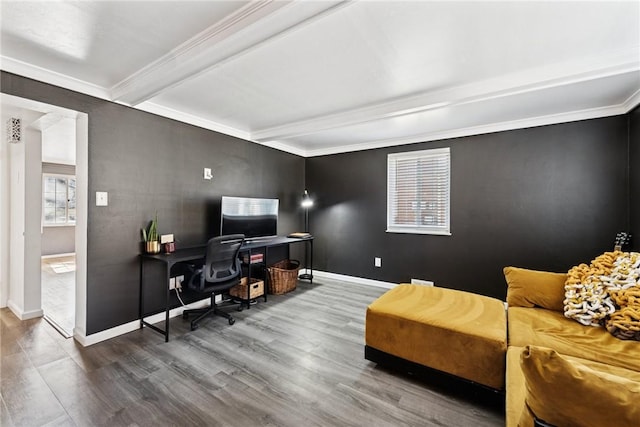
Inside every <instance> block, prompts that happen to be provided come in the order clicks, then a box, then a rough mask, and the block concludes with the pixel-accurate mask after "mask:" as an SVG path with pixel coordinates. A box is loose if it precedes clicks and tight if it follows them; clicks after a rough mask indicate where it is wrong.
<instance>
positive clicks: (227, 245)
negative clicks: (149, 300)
mask: <svg viewBox="0 0 640 427" xmlns="http://www.w3.org/2000/svg"><path fill="white" fill-rule="evenodd" d="M243 241H244V235H243V234H232V235H228V236H220V237H214V238H213V239H211V240H209V242H208V243H207V255H206V258H205V263H204V265H203V266H202V268H199V269H194V271H193V275H192V276H191V279H189V283H188V285H187V286H188V287H189V289H192V290H194V291H196V292H199V293H203V294H210V295H211V306H209V307H206V308H196V309H192V310H185V311H184V312H183V313H182V318H183V319H188V318H189V315H191V314H199V316H198V317H196V318H195V319H193V320H192V321H191V330H192V331H195V330H196V329H198V322H199V321H200V320H202V319H203V318H205V317H206V316H209V315H218V316H222V317H224V318H226V319H228V320H229V324H230V325H233V324H234V323H235V320H234V318H233V317H231V315H230V314H228V313H225V312H223V311H219V310H218V308H217V307H216V296H217V295H222V294H223V293H224V292H226V291H228V290H229V289H231V288H232V287H234V286H235V285H237V284H238V283H240V278H241V276H242V266H241V263H240V258H238V253H239V252H240V246H242V242H243Z"/></svg>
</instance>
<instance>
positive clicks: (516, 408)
mask: <svg viewBox="0 0 640 427" xmlns="http://www.w3.org/2000/svg"><path fill="white" fill-rule="evenodd" d="M522 350H523V347H516V346H512V345H510V346H509V348H508V349H507V372H506V379H505V388H506V390H507V392H506V399H505V427H533V415H532V414H531V416H530V417H528V418H524V417H522V411H526V410H527V406H526V405H525V397H526V394H527V388H526V386H525V383H524V374H523V373H522V368H520V354H521V353H522Z"/></svg>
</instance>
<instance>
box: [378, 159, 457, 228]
mask: <svg viewBox="0 0 640 427" xmlns="http://www.w3.org/2000/svg"><path fill="white" fill-rule="evenodd" d="M450 169H451V155H450V152H449V148H448V147H447V148H437V149H432V150H423V151H412V152H407V153H395V154H389V156H388V158H387V231H388V232H392V233H418V234H443V235H450V234H451V231H450V227H449V213H450V212H449V211H450V209H449V206H450Z"/></svg>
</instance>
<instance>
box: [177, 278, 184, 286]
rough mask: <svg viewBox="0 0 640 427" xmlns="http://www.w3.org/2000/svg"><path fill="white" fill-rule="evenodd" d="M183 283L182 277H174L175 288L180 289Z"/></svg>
mask: <svg viewBox="0 0 640 427" xmlns="http://www.w3.org/2000/svg"><path fill="white" fill-rule="evenodd" d="M183 283H184V275H182V276H177V277H176V288H178V289H182V284H183Z"/></svg>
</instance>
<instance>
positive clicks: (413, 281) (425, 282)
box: [411, 279, 433, 286]
mask: <svg viewBox="0 0 640 427" xmlns="http://www.w3.org/2000/svg"><path fill="white" fill-rule="evenodd" d="M411 284H412V285H424V286H433V282H432V281H431V280H422V279H411Z"/></svg>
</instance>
